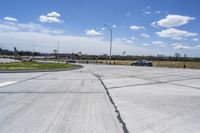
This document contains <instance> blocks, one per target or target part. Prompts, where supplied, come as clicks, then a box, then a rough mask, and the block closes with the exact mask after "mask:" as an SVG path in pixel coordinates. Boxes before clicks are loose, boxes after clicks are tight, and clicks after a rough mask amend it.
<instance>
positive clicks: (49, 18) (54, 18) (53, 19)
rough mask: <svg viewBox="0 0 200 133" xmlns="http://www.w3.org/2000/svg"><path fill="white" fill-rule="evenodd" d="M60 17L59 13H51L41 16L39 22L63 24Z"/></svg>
mask: <svg viewBox="0 0 200 133" xmlns="http://www.w3.org/2000/svg"><path fill="white" fill-rule="evenodd" d="M59 17H61V15H60V14H59V13H57V12H51V13H48V14H47V15H41V16H40V17H39V21H40V22H42V23H61V22H63V20H60V19H59Z"/></svg>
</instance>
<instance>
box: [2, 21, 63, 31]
mask: <svg viewBox="0 0 200 133" xmlns="http://www.w3.org/2000/svg"><path fill="white" fill-rule="evenodd" d="M13 31H25V32H39V33H48V34H63V33H64V31H63V30H59V29H52V28H47V27H43V26H42V25H39V24H35V23H16V22H15V23H11V22H9V23H7V22H3V23H0V32H13Z"/></svg>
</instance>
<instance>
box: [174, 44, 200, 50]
mask: <svg viewBox="0 0 200 133" xmlns="http://www.w3.org/2000/svg"><path fill="white" fill-rule="evenodd" d="M172 46H173V47H174V49H182V50H184V49H190V50H196V49H199V48H200V47H199V45H196V46H188V45H185V44H182V43H174V44H172Z"/></svg>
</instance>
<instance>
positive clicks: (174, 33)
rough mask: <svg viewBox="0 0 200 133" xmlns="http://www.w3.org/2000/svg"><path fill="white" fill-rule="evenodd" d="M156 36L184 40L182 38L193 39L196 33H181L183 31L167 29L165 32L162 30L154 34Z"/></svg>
mask: <svg viewBox="0 0 200 133" xmlns="http://www.w3.org/2000/svg"><path fill="white" fill-rule="evenodd" d="M156 34H157V35H158V36H159V37H164V38H172V39H175V38H180V39H181V38H184V37H194V36H197V35H198V34H197V33H192V32H188V31H183V30H178V29H175V28H169V29H166V30H162V31H160V32H156Z"/></svg>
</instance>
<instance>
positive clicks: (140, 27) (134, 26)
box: [130, 25, 145, 31]
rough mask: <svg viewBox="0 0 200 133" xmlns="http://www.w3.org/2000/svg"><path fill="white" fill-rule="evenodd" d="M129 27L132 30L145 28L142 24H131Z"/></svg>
mask: <svg viewBox="0 0 200 133" xmlns="http://www.w3.org/2000/svg"><path fill="white" fill-rule="evenodd" d="M130 29H131V30H134V31H139V30H145V27H144V26H136V25H132V26H130Z"/></svg>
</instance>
